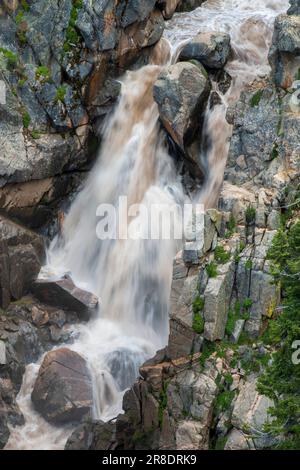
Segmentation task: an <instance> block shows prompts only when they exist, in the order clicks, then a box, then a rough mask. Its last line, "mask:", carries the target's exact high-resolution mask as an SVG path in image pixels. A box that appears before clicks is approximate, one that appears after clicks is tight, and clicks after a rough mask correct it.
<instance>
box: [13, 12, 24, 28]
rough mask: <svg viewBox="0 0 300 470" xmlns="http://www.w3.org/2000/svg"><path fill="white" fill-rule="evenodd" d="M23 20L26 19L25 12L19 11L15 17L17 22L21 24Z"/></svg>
mask: <svg viewBox="0 0 300 470" xmlns="http://www.w3.org/2000/svg"><path fill="white" fill-rule="evenodd" d="M23 20H24V12H23V11H19V13H18V14H17V15H16V18H15V21H16V24H17V25H19V24H20V23H22V21H23Z"/></svg>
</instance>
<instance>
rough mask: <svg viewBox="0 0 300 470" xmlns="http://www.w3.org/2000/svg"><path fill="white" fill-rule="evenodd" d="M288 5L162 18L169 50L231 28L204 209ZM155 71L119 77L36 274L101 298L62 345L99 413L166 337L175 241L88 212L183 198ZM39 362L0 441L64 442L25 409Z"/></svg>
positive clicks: (211, 7)
mask: <svg viewBox="0 0 300 470" xmlns="http://www.w3.org/2000/svg"><path fill="white" fill-rule="evenodd" d="M287 7H288V0H277V1H276V0H252V1H251V2H249V0H208V1H207V2H206V3H205V4H203V5H202V7H200V8H198V9H197V10H195V11H192V12H189V13H183V14H176V15H174V17H173V19H172V20H170V21H169V22H168V23H167V26H166V31H165V38H166V39H167V40H168V41H169V43H170V44H171V47H172V49H173V54H176V51H178V48H180V47H181V45H182V43H184V42H185V41H186V40H188V39H190V38H192V37H193V36H195V35H196V34H197V33H198V32H199V31H201V32H202V31H219V32H228V33H229V34H230V36H231V41H232V48H233V57H232V60H231V61H230V62H229V63H228V65H227V68H226V70H227V72H228V73H229V74H230V75H231V77H232V84H231V87H230V89H229V91H228V92H227V93H226V94H225V95H224V96H222V94H221V93H220V92H219V94H220V97H221V104H220V105H217V106H215V107H214V108H212V109H211V110H207V112H206V117H205V124H204V133H205V136H206V138H208V139H209V142H210V145H209V146H208V150H206V151H205V152H203V153H201V155H199V161H200V162H202V165H203V167H205V168H207V178H206V182H205V184H204V187H203V189H202V190H201V193H200V196H199V195H197V197H198V198H200V200H201V201H202V202H204V204H205V205H206V206H207V207H208V206H213V205H214V204H215V203H216V201H217V198H218V194H219V189H220V186H221V184H222V179H223V172H224V166H225V163H226V156H227V152H228V146H229V139H230V135H231V131H232V129H231V126H230V125H229V124H228V123H227V122H226V120H225V114H226V109H227V107H228V104H230V103H232V102H234V101H236V100H237V98H238V96H239V94H240V91H241V89H242V88H243V87H244V86H245V84H246V83H249V82H251V81H252V80H253V79H254V78H255V77H257V76H260V75H265V74H267V73H269V66H268V62H267V54H268V49H269V46H270V42H271V36H272V29H273V23H274V18H275V17H276V15H277V14H279V13H280V12H282V11H285V10H286V9H287ZM162 53H163V55H164V57H162ZM167 55H168V54H167V53H166V50H165V47H162V48H157V51H156V58H155V59H154V61H155V63H157V64H158V63H159V64H161V63H164V62H165V61H166V57H167ZM161 70H162V66H161V65H159V66H147V67H144V68H143V69H141V70H139V71H137V72H130V73H127V75H126V77H125V78H124V79H123V82H122V92H121V98H120V100H119V103H118V105H117V107H116V109H115V112H114V114H113V116H112V117H111V118H110V120H109V122H108V123H107V126H106V129H105V131H104V136H103V143H102V147H101V152H100V155H99V158H98V161H97V163H96V165H95V166H94V168H93V170H92V172H91V175H90V177H89V179H88V181H87V183H86V186H85V188H84V189H83V190H82V191H81V193H80V194H79V195H78V197H77V198H76V200H75V201H74V203H73V205H72V207H71V209H70V211H69V213H68V214H67V216H66V219H65V222H64V225H63V232H62V234H61V235H60V236H59V237H57V238H56V239H55V240H54V241H53V242H52V244H51V246H50V248H49V250H48V259H47V265H46V266H45V267H44V268H43V270H42V272H41V276H42V277H47V278H49V277H50V278H51V277H53V278H56V277H59V276H61V275H62V274H64V273H66V272H70V273H71V275H72V278H73V279H74V281H75V283H76V284H77V285H78V286H80V287H82V288H85V289H87V290H89V291H91V292H93V293H95V294H97V295H98V296H99V297H100V299H101V308H100V310H99V314H98V317H97V318H96V319H94V320H91V321H90V322H88V323H87V324H84V325H80V326H78V327H75V328H74V331H73V334H74V337H75V341H74V343H73V344H72V345H70V348H71V349H73V350H75V351H77V352H79V353H80V354H81V355H82V356H83V357H85V358H86V360H87V362H88V364H89V367H90V369H91V373H92V377H93V386H94V409H93V415H94V417H95V418H101V419H102V420H108V419H110V418H112V417H114V416H116V415H117V414H118V413H119V412H120V411H121V409H122V397H123V393H124V391H125V390H126V389H127V388H128V387H130V385H131V384H132V383H133V381H134V379H135V378H136V377H137V376H138V368H139V366H140V365H141V364H142V363H143V362H144V360H145V359H147V358H149V357H151V356H152V355H153V354H154V353H155V351H156V350H158V349H159V348H161V347H162V346H164V345H165V344H166V342H167V336H168V298H169V292H170V284H171V278H172V263H173V257H174V255H175V253H176V251H177V250H178V243H177V242H176V241H174V240H172V239H171V240H132V239H129V240H128V239H127V240H126V239H117V240H99V239H98V238H97V237H96V226H97V222H98V221H99V218H97V216H96V210H97V207H98V206H99V204H101V203H110V204H113V205H114V206H115V207H116V208H117V211H118V210H119V209H120V208H119V197H120V196H127V198H128V205H129V206H130V205H131V204H137V203H143V204H144V205H145V206H146V207H148V208H150V207H152V206H153V205H155V204H157V203H160V204H161V203H163V204H165V206H166V207H168V206H172V205H173V204H174V203H176V204H182V203H183V201H184V194H183V189H182V186H181V182H180V180H179V178H178V176H177V175H176V172H175V168H174V165H173V162H172V159H171V158H170V156H169V155H168V153H167V151H166V149H165V148H164V146H163V144H162V141H161V136H160V132H159V124H158V111H157V107H156V105H155V103H154V102H153V98H152V86H153V83H154V81H155V80H156V78H157V76H158V74H159V73H160V71H161ZM214 85H215V87H216V90H217V91H218V88H217V85H216V84H214ZM162 215H163V214H162ZM127 222H128V224H129V227H131V229H132V231H133V232H135V231H138V232H140V231H144V230H145V227H146V226H147V220H145V217H144V216H143V214H140V215H139V216H137V217H136V218H131V219H129V220H127ZM41 360H42V358H41ZM40 362H41V361H40ZM38 368H39V364H30V365H29V366H28V367H27V368H26V372H25V375H24V379H23V384H22V388H21V391H20V393H19V395H18V404H19V406H20V408H21V410H22V412H23V414H24V417H25V420H26V423H25V425H24V426H22V427H16V428H13V429H12V430H11V437H10V440H9V442H8V444H7V447H6V448H7V449H30V448H32V449H59V448H63V447H64V443H65V441H66V439H67V437H68V435H69V434H70V432H71V430H72V428H71V427H62V428H60V427H55V426H52V425H50V424H48V423H46V422H45V421H44V420H43V418H42V417H41V416H40V415H39V414H38V413H36V412H35V411H34V409H33V407H32V404H31V400H30V394H31V391H32V387H33V384H34V380H35V378H36V375H37V372H38Z"/></svg>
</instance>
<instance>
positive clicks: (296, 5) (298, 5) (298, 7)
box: [288, 0, 300, 15]
mask: <svg viewBox="0 0 300 470" xmlns="http://www.w3.org/2000/svg"><path fill="white" fill-rule="evenodd" d="M290 4H291V6H290V8H289V9H288V14H289V15H300V0H290Z"/></svg>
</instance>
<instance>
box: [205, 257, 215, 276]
mask: <svg viewBox="0 0 300 470" xmlns="http://www.w3.org/2000/svg"><path fill="white" fill-rule="evenodd" d="M205 269H206V272H207V274H208V277H217V275H218V268H217V265H216V263H214V262H213V261H212V262H211V263H209V264H207V265H206V268H205Z"/></svg>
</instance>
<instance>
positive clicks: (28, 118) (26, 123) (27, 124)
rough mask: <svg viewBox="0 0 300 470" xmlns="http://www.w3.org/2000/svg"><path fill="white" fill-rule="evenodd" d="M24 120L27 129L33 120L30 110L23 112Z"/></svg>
mask: <svg viewBox="0 0 300 470" xmlns="http://www.w3.org/2000/svg"><path fill="white" fill-rule="evenodd" d="M22 121H23V127H24V128H25V129H28V127H29V124H30V121H31V118H30V115H29V113H28V111H24V112H23V114H22Z"/></svg>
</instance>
